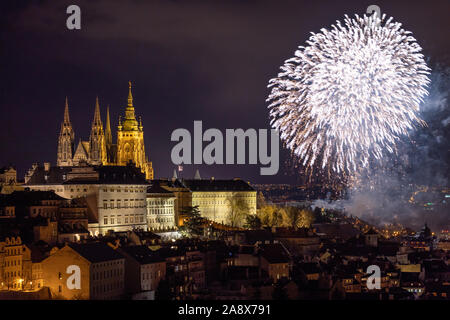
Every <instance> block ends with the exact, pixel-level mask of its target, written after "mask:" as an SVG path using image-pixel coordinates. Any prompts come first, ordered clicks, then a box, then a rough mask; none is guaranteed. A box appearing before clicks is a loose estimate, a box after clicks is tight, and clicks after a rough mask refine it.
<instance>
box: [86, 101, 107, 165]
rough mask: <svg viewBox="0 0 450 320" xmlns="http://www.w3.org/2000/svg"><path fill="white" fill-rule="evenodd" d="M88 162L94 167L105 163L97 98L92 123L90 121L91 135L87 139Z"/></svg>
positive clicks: (101, 124) (103, 140)
mask: <svg viewBox="0 0 450 320" xmlns="http://www.w3.org/2000/svg"><path fill="white" fill-rule="evenodd" d="M89 161H90V162H91V164H94V165H102V164H103V165H104V164H105V163H107V155H106V143H105V133H104V132H103V123H102V118H101V117H100V105H99V103H98V97H97V98H96V100H95V112H94V121H92V129H91V135H90V137H89Z"/></svg>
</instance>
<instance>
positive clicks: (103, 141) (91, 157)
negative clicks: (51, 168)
mask: <svg viewBox="0 0 450 320" xmlns="http://www.w3.org/2000/svg"><path fill="white" fill-rule="evenodd" d="M129 162H132V163H134V164H135V165H136V167H138V168H140V170H141V171H142V173H145V177H146V179H147V180H150V179H153V167H152V163H151V162H150V161H148V158H147V157H146V155H145V146H144V128H143V126H142V120H141V118H140V117H139V121H138V120H137V119H136V115H135V110H134V106H133V95H132V93H131V82H129V92H128V103H127V107H126V108H125V116H124V117H123V119H122V117H119V124H118V126H117V143H116V144H114V143H113V139H112V132H111V123H110V116H109V107H108V108H107V112H106V124H105V128H104V129H103V123H102V119H101V117H100V106H99V102H98V98H97V99H96V102H95V112H94V120H93V121H92V128H91V133H90V137H89V141H82V140H81V139H80V140H79V142H78V144H77V145H76V144H75V132H74V130H73V128H72V124H71V122H70V117H69V104H68V101H67V98H66V106H65V110H64V121H63V122H62V123H61V131H60V134H59V138H58V152H57V165H58V166H59V167H73V166H80V165H85V164H89V165H102V166H108V165H109V166H125V165H127V164H128V163H129Z"/></svg>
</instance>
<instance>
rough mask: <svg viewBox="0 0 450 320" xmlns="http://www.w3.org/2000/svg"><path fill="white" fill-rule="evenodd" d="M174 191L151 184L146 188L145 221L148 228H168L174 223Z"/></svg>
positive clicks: (172, 226)
mask: <svg viewBox="0 0 450 320" xmlns="http://www.w3.org/2000/svg"><path fill="white" fill-rule="evenodd" d="M175 199H176V197H175V195H174V193H172V192H170V191H168V190H166V189H164V188H162V187H160V186H159V185H158V184H153V185H152V186H151V187H149V188H148V189H147V223H148V228H149V230H169V229H173V228H174V227H175V226H176V224H175Z"/></svg>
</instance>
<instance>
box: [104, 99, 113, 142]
mask: <svg viewBox="0 0 450 320" xmlns="http://www.w3.org/2000/svg"><path fill="white" fill-rule="evenodd" d="M105 126H106V127H105V139H106V145H111V144H112V134H111V120H110V117H109V105H108V107H107V108H106V124H105Z"/></svg>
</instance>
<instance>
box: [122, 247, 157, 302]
mask: <svg viewBox="0 0 450 320" xmlns="http://www.w3.org/2000/svg"><path fill="white" fill-rule="evenodd" d="M117 251H119V252H120V253H121V254H122V255H123V256H124V257H125V261H126V262H125V287H126V291H127V293H129V294H132V295H133V299H140V300H141V299H142V300H154V296H155V291H156V289H157V288H158V285H159V282H160V281H161V280H162V279H164V278H165V277H166V260H165V259H164V258H162V257H160V256H159V254H158V252H155V251H152V250H150V249H149V248H148V246H145V245H140V246H126V247H123V248H118V249H117Z"/></svg>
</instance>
